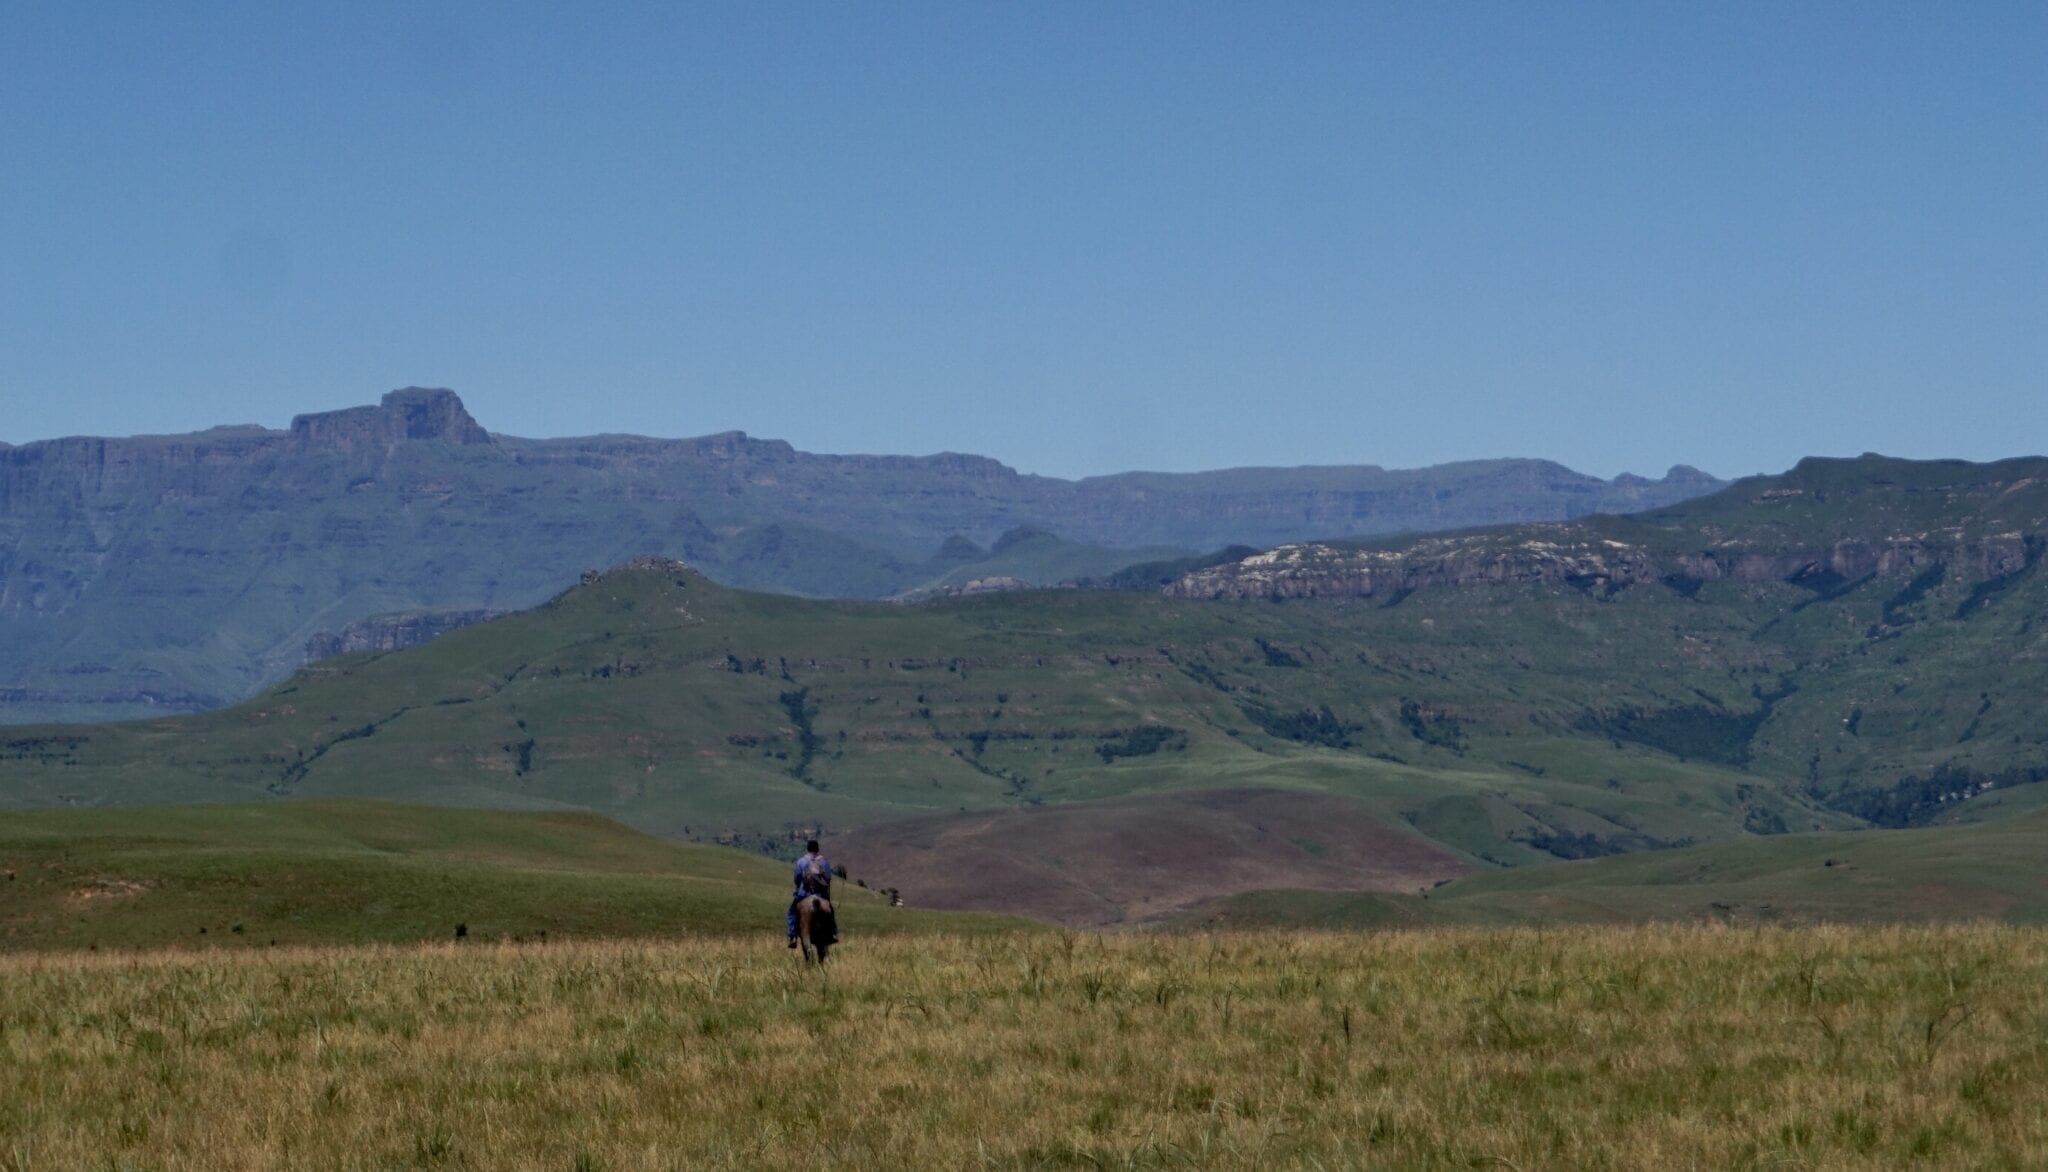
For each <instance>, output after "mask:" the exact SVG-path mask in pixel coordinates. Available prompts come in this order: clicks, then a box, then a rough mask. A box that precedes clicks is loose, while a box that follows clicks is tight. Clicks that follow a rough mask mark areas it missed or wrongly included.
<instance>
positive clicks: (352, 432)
mask: <svg viewBox="0 0 2048 1172" xmlns="http://www.w3.org/2000/svg"><path fill="white" fill-rule="evenodd" d="M291 435H292V439H293V440H294V441H295V442H296V443H297V444H299V445H300V446H301V447H342V448H346V447H354V446H356V445H360V444H395V443H402V442H404V441H406V440H430V441H440V442H443V443H453V444H488V443H490V442H491V436H490V433H489V432H487V431H485V430H484V429H483V427H482V426H481V425H479V424H478V423H477V421H476V420H474V419H472V418H470V415H469V411H468V410H467V409H466V408H464V407H463V405H462V400H461V399H460V398H458V397H456V394H455V392H454V391H451V390H447V389H445V388H438V387H405V388H402V389H400V390H396V391H392V392H391V393H390V394H388V395H385V396H384V401H383V402H381V403H379V404H378V405H377V406H375V407H349V408H346V409H344V410H341V411H324V412H320V413H318V414H313V415H301V416H298V417H297V418H295V419H293V420H292V428H291Z"/></svg>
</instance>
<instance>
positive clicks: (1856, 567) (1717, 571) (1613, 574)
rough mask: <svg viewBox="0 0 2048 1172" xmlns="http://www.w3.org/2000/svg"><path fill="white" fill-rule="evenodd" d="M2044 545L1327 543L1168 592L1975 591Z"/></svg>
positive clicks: (1556, 531) (1533, 538) (1568, 539)
mask: <svg viewBox="0 0 2048 1172" xmlns="http://www.w3.org/2000/svg"><path fill="white" fill-rule="evenodd" d="M2042 545H2043V543H2042V542H2041V541H2040V540H2034V541H2029V539H2028V538H2026V537H2025V536H2023V535H2021V534H2018V533H2011V534H2002V535H1997V536H1992V537H1987V538H1982V539H1977V540H1957V541H1953V542H1948V543H1944V542H1941V541H1938V540H1930V539H1928V538H1926V537H1918V536H1916V537H1899V538H1893V539H1889V540H1883V541H1868V540H1860V539H1859V540H1849V541H1840V542H1836V543H1835V544H1833V545H1830V546H1826V547H1823V548H1818V549H1807V550H1792V551H1787V550H1755V549H1744V548H1741V547H1727V548H1717V549H1707V550H1699V551H1697V552H1672V551H1670V550H1662V551H1659V550H1654V549H1652V548H1650V547H1648V546H1646V545H1640V544H1630V543H1628V542H1624V541H1617V540H1614V539H1612V538H1607V537H1600V536H1597V535H1592V534H1587V533H1583V532H1580V531H1578V530H1575V529H1573V528H1571V527H1568V526H1560V527H1555V528H1552V527H1545V526H1530V527H1528V529H1527V530H1526V531H1525V532H1524V533H1523V534H1521V535H1517V536H1515V537H1507V538H1504V537H1502V536H1501V535H1497V534H1488V535H1473V536H1461V537H1443V538H1424V539H1419V540H1417V541H1415V542H1413V543H1411V544H1408V545H1404V546H1399V547H1395V548H1379V549H1364V548H1356V547H1347V546H1339V545H1330V544H1326V543H1319V542H1304V543H1298V544H1293V545H1283V546H1280V547H1278V548H1276V549H1272V550H1268V551H1266V552H1264V553H1258V554H1254V555H1252V556H1251V557H1248V558H1245V559H1243V560H1242V561H1236V562H1230V563H1226V564H1224V565H1220V566H1211V567H1207V568H1204V569H1201V570H1197V571H1194V572H1192V573H1189V574H1185V575H1183V576H1181V577H1180V578H1178V579H1175V580H1174V581H1173V582H1171V583H1169V584H1168V585H1167V586H1166V587H1165V589H1164V593H1166V594H1169V595H1173V596H1175V597H1179V598H1210V599H1221V598H1230V599H1289V598H1372V597H1376V596H1389V595H1396V594H1400V595H1405V594H1407V593H1409V592H1411V591H1415V590H1422V589H1430V588H1438V587H1459V586H1480V585H1497V584H1501V583H1510V582H1543V583H1554V584H1565V585H1571V586H1576V587H1581V588H1589V589H1599V590H1612V589H1618V588H1620V587H1624V586H1633V585H1637V584H1640V583H1645V582H1666V583H1676V584H1680V585H1684V584H1686V583H1698V582H1708V581H1714V580H1718V579H1723V578H1727V579H1733V580H1736V581H1742V582H1765V581H1781V582H1793V583H1799V584H1804V585H1812V586H1815V587H1817V588H1821V587H1824V585H1825V584H1826V583H1829V582H1840V581H1851V580H1856V579H1861V578H1866V577H1878V578H1891V577H1899V576H1904V575H1908V574H1913V573H1918V572H1920V571H1922V570H1924V569H1926V568H1927V567H1929V566H1932V565H1934V564H1935V563H1937V562H1939V563H1941V564H1943V565H1944V566H1947V567H1951V568H1952V569H1953V570H1954V571H1955V572H1956V573H1957V574H1958V575H1962V576H1966V577H1968V578H1970V579H1972V580H1977V581H1983V580H1987V579H1995V578H2002V577H2004V576H2006V575H2008V574H2012V573H2016V572H2018V571H2019V570H2022V569H2025V568H2026V567H2027V566H2029V565H2031V564H2032V563H2033V560H2034V559H2035V558H2037V557H2038V556H2039V555H2040V554H2041V552H2042Z"/></svg>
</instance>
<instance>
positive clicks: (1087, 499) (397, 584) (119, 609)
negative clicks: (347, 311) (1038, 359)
mask: <svg viewBox="0 0 2048 1172" xmlns="http://www.w3.org/2000/svg"><path fill="white" fill-rule="evenodd" d="M1719 486H1720V482H1719V481H1716V480H1714V479H1713V478H1712V477H1710V476H1707V475H1705V474H1704V473H1700V472H1697V471H1695V470H1693V469H1690V468H1684V467H1679V468H1674V469H1672V470H1671V471H1670V472H1669V473H1668V474H1667V475H1666V476H1665V477H1664V478H1663V479H1661V480H1654V481H1653V480H1647V479H1644V478H1641V477H1634V476H1621V477H1618V478H1616V479H1614V480H1611V481H1606V480H1600V479H1597V478H1594V477H1589V476H1584V475H1580V474H1578V473H1575V472H1572V471H1570V470H1569V469H1566V468H1563V467H1561V466H1559V465H1556V464H1552V463H1548V462H1545V461H1539V460H1492V461H1478V462H1471V463H1462V464H1449V465H1442V466H1439V467H1435V468H1427V469H1418V470H1406V471H1403V470H1388V469H1382V468H1378V467H1371V466H1358V467H1306V468H1239V469H1231V470H1227V471H1218V472H1206V473H1193V474H1164V473H1140V472H1133V473H1126V474H1122V475H1116V476H1103V477H1093V478H1088V479H1083V480H1078V481H1068V480H1059V479H1054V478H1050V477H1042V476H1031V475H1026V474H1022V473H1019V472H1017V471H1015V470H1013V469H1011V468H1008V467H1006V466H1004V465H1002V464H1000V463H997V462H996V461H994V460H991V459H987V458H984V457H979V456H969V455H956V454H950V453H948V454H940V455H936V456H925V457H906V456H857V455H856V456H830V455H813V454H809V453H804V452H799V451H797V450H796V449H794V448H792V447H791V446H790V445H789V444H787V443H783V442H780V441H775V440H760V439H754V438H750V437H748V436H746V435H744V434H742V433H739V432H729V433H724V434H719V435H711V436H704V437H701V438H696V439H681V440H663V439H648V438H643V437H637V436H616V435H608V436H594V437H585V438H580V439H520V438H516V437H512V436H506V435H498V434H494V433H491V432H489V431H487V430H486V429H485V428H484V427H483V426H481V425H480V424H478V423H477V421H476V420H475V419H473V418H472V417H471V416H470V414H469V412H468V411H467V410H466V409H465V408H464V406H463V404H462V402H461V400H460V399H459V398H458V397H457V396H456V395H455V394H454V393H453V392H451V391H447V390H436V389H422V388H406V389H403V390H399V391H394V392H392V393H391V394H388V395H386V396H384V398H383V400H382V402H381V403H379V404H377V405H375V406H363V407H352V408H348V409H345V410H340V411H330V412H323V413H314V414H305V415H301V416H299V417H297V418H296V419H294V420H293V421H292V424H291V426H290V427H289V428H288V429H286V430H281V431H280V430H272V429H266V428H262V427H257V426H253V425H252V426H234V427H217V428H214V429H212V430H209V431H203V432H198V433H195V434H190V435H178V436H138V437H133V438H127V439H102V438H69V439H57V440H48V441H41V442H35V443H28V444H23V445H20V446H10V445H6V444H0V723H23V722H27V721H35V720H101V719H115V718H127V717H137V716H146V715H153V714H161V713H164V712H180V711H198V710H204V709H209V708H216V707H219V706H221V705H224V704H227V703H230V702H233V701H236V700H239V699H241V698H243V697H246V696H248V695H250V694H251V693H253V692H254V691H256V690H257V689H259V688H261V687H263V686H265V685H267V684H270V683H274V682H276V681H277V680H280V679H282V678H283V677H284V676H286V675H287V674H289V673H290V672H291V671H292V670H293V669H295V668H297V667H298V666H300V665H301V664H302V663H303V662H305V661H306V659H307V658H308V657H309V655H319V654H326V653H331V652H333V651H336V650H340V649H345V648H351V647H355V648H373V647H392V646H398V645H402V644H404V643H406V642H409V641H412V640H415V639H417V638H420V637H423V636H424V635H426V634H431V633H437V632H439V631H441V630H445V629H448V628H449V627H451V626H453V625H457V621H458V620H459V621H468V620H470V619H474V618H477V617H481V616H482V615H484V614H488V613H493V612H500V611H506V610H515V609H520V608H524V607H529V606H532V605H534V604H536V603H539V602H540V601H542V600H544V599H546V598H548V597H549V596H551V595H553V594H555V593H557V592H558V591H560V590H561V589H562V588H563V587H564V586H565V585H566V584H568V583H570V582H573V581H575V580H576V577H577V575H578V574H579V573H581V572H582V571H583V570H585V569H588V568H591V567H596V566H606V565H613V564H617V563H619V562H621V561H624V560H626V559H628V558H630V557H632V556H635V555H638V554H642V553H658V554H662V555H665V556H670V557H676V558H681V559H685V560H687V561H688V562H690V563H691V564H692V565H693V566H696V567H698V568H699V569H701V570H703V571H704V572H705V573H707V574H709V575H710V576H711V577H712V578H714V579H715V580H717V581H720V582H722V583H725V584H728V585H733V586H740V587H746V588H750V589H762V590H774V591H782V592H788V593H794V594H800V595H808V596H814V597H839V598H887V597H895V596H899V595H905V594H911V593H919V592H925V593H929V592H947V591H957V590H963V589H977V588H979V589H989V588H999V587H1015V586H1019V585H1043V584H1049V583H1054V582H1060V581H1073V580H1082V579H1097V578H1107V577H1110V576H1113V575H1116V574H1118V573H1119V572H1124V571H1126V570H1127V569H1128V568H1129V567H1132V566H1133V565H1134V564H1137V563H1146V564H1152V563H1158V562H1161V561H1162V560H1166V561H1171V560H1172V559H1176V558H1186V557H1189V556H1191V555H1200V554H1205V553H1209V552H1210V551H1215V550H1217V549H1219V548H1222V547H1226V546H1231V545H1242V546H1248V547H1260V548H1263V547H1266V546H1270V545H1274V544H1278V543H1282V542H1289V541H1299V540H1304V539H1323V538H1342V537H1357V536H1369V535H1375V534H1387V533H1394V532H1403V531H1422V530H1443V529H1454V528H1461V527H1469V526H1474V525H1485V524H1495V523H1501V522H1509V521H1521V520H1534V519H1561V518H1570V517H1576V516H1581V515H1585V514H1589V513H1598V512H1617V511H1631V510H1638V509H1645V508H1654V507H1657V506H1660V505H1664V504H1669V503H1672V502H1674V501H1677V500H1681V499H1684V498H1688V497H1692V496H1697V495H1700V494H1702V493H1706V492H1710V491H1712V490H1714V489H1716V488H1718V487H1719ZM1140 584H1150V583H1146V582H1144V581H1143V580H1142V575H1141V576H1140Z"/></svg>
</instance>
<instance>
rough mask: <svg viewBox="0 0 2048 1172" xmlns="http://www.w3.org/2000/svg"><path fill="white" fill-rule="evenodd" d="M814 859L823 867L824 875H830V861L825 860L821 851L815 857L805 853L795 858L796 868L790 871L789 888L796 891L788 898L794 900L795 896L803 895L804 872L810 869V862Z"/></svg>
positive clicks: (807, 852)
mask: <svg viewBox="0 0 2048 1172" xmlns="http://www.w3.org/2000/svg"><path fill="white" fill-rule="evenodd" d="M814 858H815V859H817V860H818V862H819V863H821V864H823V865H824V867H825V874H827V875H830V874H832V860H831V859H828V858H826V857H825V855H824V853H823V852H822V851H821V852H819V853H818V854H816V855H813V854H811V853H810V852H809V851H805V852H804V853H803V854H801V855H798V856H797V860H796V866H795V867H794V868H793V869H792V870H791V871H790V886H791V887H794V888H795V889H796V891H795V894H794V895H792V896H791V897H790V898H792V899H794V898H796V896H799V895H802V894H803V893H804V872H805V871H806V870H808V869H809V868H810V865H811V860H812V859H814Z"/></svg>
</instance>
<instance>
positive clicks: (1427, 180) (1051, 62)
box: [0, 0, 2048, 476]
mask: <svg viewBox="0 0 2048 1172" xmlns="http://www.w3.org/2000/svg"><path fill="white" fill-rule="evenodd" d="M2044 63H2048V4H2042V3H2039V2H2037V0H2036V2H2028V3H2016V4H2001V3H1991V2H1976V3H1962V4H1940V3H1932V2H1929V3H1918V4H1884V3H1863V2H1857V3H1842V4H1829V3H1798V4H1775V3H1734V4H1710V3H1685V4H1669V5H1666V4H1656V3H1619V4H1600V3H1573V4H1552V5H1537V4H1511V3H1453V4H1442V3H1412V4H1393V5H1383V4H1365V3H1332V4H1326V5H1311V4H1277V5H1265V4H1251V3H1240V4H1227V5H1226V4H1215V5H1210V4H1196V3H1163V4H1156V5H1154V4H1145V5H1127V4H1117V3H1102V2H1099V0H1088V2H1084V3H1075V4H1051V3H999V4H981V3H973V4H959V3H932V4H920V5H897V4H885V3H880V4H869V3H861V4H844V3H831V4H825V3H820V4H797V5H787V4H732V5H725V6H713V5H695V4H666V3H663V4H646V5H590V4H580V3H578V4H560V5H535V4H517V3H512V4H498V3H492V4H478V5H474V6H463V5H444V4H431V3H403V4H375V3H346V4H309V5H295V4H275V3H262V4H255V3H249V4H239V3H225V2H222V3H204V4H176V3H105V4H79V3H70V2H65V3H41V2H39V0H14V2H12V3H9V4H7V5H6V6H5V7H4V8H0V440H6V441H9V442H13V443H21V442H24V441H27V440H31V439H40V438H47V437H51V436H57V435H66V434H76V433H93V434H129V433H135V432H164V431H188V430H195V429H198V428H201V427H205V426H208V425H211V424H214V423H223V422H256V423H263V424H267V425H269V426H273V427H276V426H282V425H284V424H285V422H286V421H288V420H289V419H290V417H291V416H292V415H294V414H296V413H298V412H302V411H311V410H322V409H330V408H336V407H343V406H349V405H353V404H358V403H365V402H371V401H374V399H375V398H376V397H377V396H378V395H380V394H381V393H382V392H384V391H385V390H388V389H390V388H392V387H396V386H400V385H405V384H409V383H418V384H423V385H440V386H452V387H454V388H456V389H457V390H458V391H460V392H461V393H462V395H463V397H464V399H465V400H466V401H467V402H468V403H469V405H470V408H471V411H472V412H473V413H474V414H475V415H476V416H477V417H478V419H479V420H480V421H481V422H482V423H483V424H484V425H485V426H486V427H488V428H490V429H492V430H494V431H500V432H509V433H512V434H515V435H528V436H545V435H575V434H588V433H591V432H597V431H628V432H638V433H642V434H649V435H664V436H683V435H700V434H704V433H707V432H712V431H720V430H725V429H729V428H739V429H744V430H746V431H748V432H750V433H753V434H755V435H761V436H772V437H780V438H785V439H788V440H790V441H792V442H793V443H795V444H797V445H798V446H799V447H802V448H806V449H809V450H813V451H836V452H853V451H863V452H905V453H926V452H933V451H939V450H955V451H971V452H978V453H983V454H987V455H991V456H995V457H997V458H999V459H1002V460H1004V461H1006V462H1008V463H1010V464H1013V465H1015V466H1017V467H1019V468H1022V469H1024V470H1026V471H1031V472H1042V473H1046V474H1052V475H1062V476H1074V475H1083V474H1089V473H1097V472H1108V471H1116V470H1122V469H1130V468H1156V469H1195V468H1209V467H1221V466H1228V465H1239V464H1297V463H1377V464H1384V465H1389V466H1413V465H1420V464H1428V463H1435V462H1439V461H1444V460H1452V459H1463V458H1473V457H1487V456H1503V455H1527V456H1544V457H1549V458H1552V459H1556V460H1560V461H1562V462H1564V463H1567V464H1570V465H1572V466H1574V467H1577V468H1581V469H1583V470H1586V471H1591V472H1596V473H1600V474H1603V475H1611V474H1613V473H1615V472H1619V471H1623V470H1632V471H1637V472H1646V473H1650V474H1657V473H1661V472H1662V471H1663V470H1664V468H1665V467H1666V466H1667V465H1670V464H1672V463H1674V462H1680V461H1683V462H1689V463H1694V464H1698V465H1700V466H1702V467H1705V468H1707V469H1708V470H1710V471H1713V472H1717V473H1720V474H1722V475H1733V474H1741V473H1748V472H1757V471H1770V470H1776V469H1780V468H1783V467H1786V466H1788V465H1790V464H1791V463H1792V462H1793V461H1795V460H1797V459H1798V458H1799V457H1800V456H1802V455H1806V454H1811V453H1822V454H1854V453H1857V452H1860V451H1864V450H1866V449H1870V450H1878V451H1883V452H1888V453H1893V454H1898V455H1909V456H1961V457H1967V458H1973V459H1983V458H1993V457H1999V456H2007V455H2019V454H2032V453H2040V452H2043V451H2044V450H2048V412H2044V410H2043V405H2044V400H2048V64H2044Z"/></svg>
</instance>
